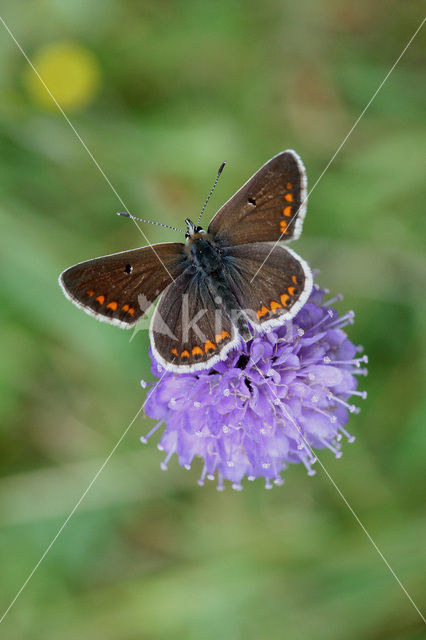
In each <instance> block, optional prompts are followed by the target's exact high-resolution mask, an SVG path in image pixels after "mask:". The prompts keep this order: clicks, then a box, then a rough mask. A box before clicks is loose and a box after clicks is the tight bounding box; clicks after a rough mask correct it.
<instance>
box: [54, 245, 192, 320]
mask: <svg viewBox="0 0 426 640" xmlns="http://www.w3.org/2000/svg"><path fill="white" fill-rule="evenodd" d="M185 261H186V258H185V254H184V245H183V244H181V243H179V242H165V243H162V244H156V245H153V246H152V247H142V248H140V249H134V250H132V251H122V252H120V253H113V254H111V255H107V256H103V257H101V258H95V259H93V260H87V261H86V262H80V263H79V264H76V265H74V266H73V267H70V268H69V269H66V270H65V271H63V272H62V273H61V275H60V276H59V284H60V285H61V287H62V290H63V292H64V294H65V295H66V297H67V298H68V299H69V300H71V302H73V303H74V304H75V305H77V306H78V307H80V308H81V309H83V310H84V311H86V313H88V314H90V315H92V316H94V317H95V318H97V319H98V320H102V321H103V322H109V323H110V324H115V325H118V326H119V327H121V328H123V329H128V328H130V327H132V326H133V325H134V324H135V323H136V322H137V321H138V320H139V318H141V317H142V316H143V315H144V314H145V313H146V312H147V310H148V308H149V307H150V306H151V304H152V303H153V302H154V300H155V299H156V298H157V297H158V296H159V295H160V293H161V292H162V291H163V290H164V289H165V287H166V286H167V285H168V284H169V283H170V282H172V281H173V280H174V279H175V278H177V277H178V276H179V275H180V274H181V273H182V272H183V270H184V269H185V266H186V265H185Z"/></svg>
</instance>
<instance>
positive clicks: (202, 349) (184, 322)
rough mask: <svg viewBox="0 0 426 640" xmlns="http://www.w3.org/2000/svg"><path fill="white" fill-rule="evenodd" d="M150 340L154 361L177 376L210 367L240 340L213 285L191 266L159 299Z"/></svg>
mask: <svg viewBox="0 0 426 640" xmlns="http://www.w3.org/2000/svg"><path fill="white" fill-rule="evenodd" d="M150 339H151V346H152V349H153V352H154V355H155V357H156V359H157V360H158V361H159V362H160V363H161V364H162V365H163V366H164V367H165V368H166V369H171V370H173V371H177V372H180V373H185V372H190V371H197V370H200V369H207V368H209V367H210V366H213V365H214V364H215V363H216V362H218V361H219V360H224V359H225V357H226V355H227V354H228V352H229V351H230V350H231V349H233V348H234V347H235V346H236V345H237V344H238V343H239V342H240V340H241V338H240V336H239V334H238V332H237V330H236V328H235V326H234V324H233V323H232V321H231V318H230V317H229V315H228V314H227V313H226V312H225V311H224V309H223V307H222V304H221V301H220V299H219V298H217V296H216V293H215V291H214V289H213V288H212V285H211V284H210V283H209V281H208V280H206V279H205V278H204V276H203V274H201V273H200V272H197V271H196V270H195V269H193V268H192V267H189V268H188V269H187V270H186V271H185V272H184V273H183V274H182V275H181V276H179V277H178V278H177V279H176V281H175V282H173V283H172V284H171V285H170V286H169V287H167V289H166V290H165V291H164V293H163V294H162V296H161V297H160V300H159V302H158V304H157V307H156V309H155V312H154V315H153V317H152V320H151V326H150Z"/></svg>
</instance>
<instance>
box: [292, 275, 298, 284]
mask: <svg viewBox="0 0 426 640" xmlns="http://www.w3.org/2000/svg"><path fill="white" fill-rule="evenodd" d="M291 280H292V282H294V284H297V278H296V276H291Z"/></svg>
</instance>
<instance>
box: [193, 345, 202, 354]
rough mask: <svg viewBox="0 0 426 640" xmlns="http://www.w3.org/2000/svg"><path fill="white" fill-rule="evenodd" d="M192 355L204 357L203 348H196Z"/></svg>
mask: <svg viewBox="0 0 426 640" xmlns="http://www.w3.org/2000/svg"><path fill="white" fill-rule="evenodd" d="M192 355H193V356H202V355H204V354H203V350H202V348H201V347H194V348H193V350H192Z"/></svg>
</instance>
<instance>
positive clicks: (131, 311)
mask: <svg viewBox="0 0 426 640" xmlns="http://www.w3.org/2000/svg"><path fill="white" fill-rule="evenodd" d="M127 313H128V314H129V316H132V318H133V316H134V315H135V310H134V309H133V307H129V310H128V311H127Z"/></svg>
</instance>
